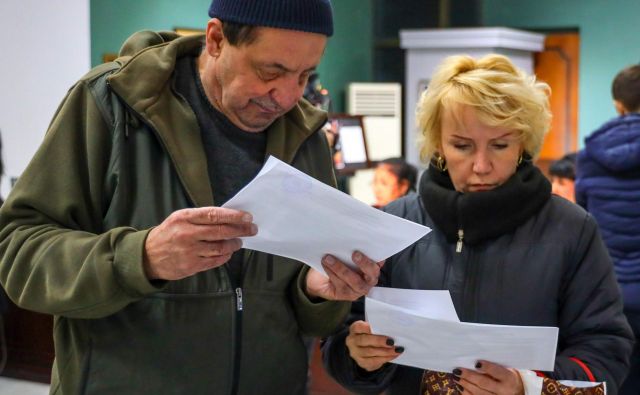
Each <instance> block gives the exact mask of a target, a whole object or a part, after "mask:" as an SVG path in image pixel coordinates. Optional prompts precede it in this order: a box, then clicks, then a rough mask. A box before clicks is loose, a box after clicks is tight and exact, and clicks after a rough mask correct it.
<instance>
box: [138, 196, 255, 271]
mask: <svg viewBox="0 0 640 395" xmlns="http://www.w3.org/2000/svg"><path fill="white" fill-rule="evenodd" d="M252 221H253V217H252V216H251V214H249V213H246V212H244V211H239V210H232V209H227V208H221V207H201V208H191V209H184V210H179V211H176V212H174V213H172V214H171V215H170V216H169V217H167V219H165V220H164V221H163V222H162V223H161V224H160V225H158V226H157V227H155V228H153V229H152V230H151V232H149V236H148V237H147V240H146V242H145V246H144V248H145V257H144V258H145V259H144V268H145V273H146V274H147V277H148V278H149V279H150V280H154V279H162V280H179V279H181V278H185V277H188V276H191V275H193V274H195V273H198V272H201V271H204V270H209V269H212V268H214V267H218V266H220V265H223V264H224V263H226V262H227V261H228V260H229V258H231V254H233V253H234V252H235V251H237V250H239V249H240V248H241V247H242V241H241V240H240V239H238V237H244V236H253V235H255V234H256V233H258V228H257V226H256V225H255V224H253V223H252Z"/></svg>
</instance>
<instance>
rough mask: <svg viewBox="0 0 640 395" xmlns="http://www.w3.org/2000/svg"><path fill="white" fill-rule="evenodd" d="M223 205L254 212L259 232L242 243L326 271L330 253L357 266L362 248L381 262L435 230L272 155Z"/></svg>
mask: <svg viewBox="0 0 640 395" xmlns="http://www.w3.org/2000/svg"><path fill="white" fill-rule="evenodd" d="M223 207H228V208H233V209H238V210H244V211H247V212H249V213H251V214H252V215H253V222H254V223H255V224H256V225H257V226H258V234H257V235H256V236H252V237H244V238H242V242H243V247H244V248H248V249H252V250H257V251H263V252H267V253H270V254H275V255H280V256H284V257H288V258H293V259H296V260H299V261H301V262H304V263H306V264H307V265H309V266H311V267H313V268H315V269H316V270H318V271H320V272H321V273H324V269H323V268H322V265H321V264H320V261H321V259H322V257H323V256H324V255H326V254H331V255H333V256H335V257H337V258H338V259H340V260H341V261H343V262H344V263H346V264H348V265H350V266H351V267H355V265H354V264H353V262H352V260H351V255H352V254H353V252H354V251H356V250H358V251H360V252H362V253H363V254H365V255H367V256H368V257H369V258H371V259H373V260H374V261H376V262H379V261H382V260H384V259H387V258H388V257H390V256H391V255H393V254H395V253H397V252H399V251H402V250H403V249H405V248H406V247H408V246H409V245H411V244H413V243H414V242H415V241H417V240H419V239H420V238H422V237H424V236H425V235H426V234H427V233H429V232H430V229H429V228H428V227H426V226H423V225H420V224H416V223H414V222H411V221H407V220H405V219H403V218H399V217H396V216H394V215H391V214H387V213H384V212H382V211H380V210H378V209H375V208H373V207H371V206H369V205H367V204H365V203H363V202H360V201H358V200H356V199H354V198H352V197H351V196H349V195H347V194H345V193H342V192H340V191H338V190H336V189H334V188H331V187H330V186H328V185H325V184H323V183H321V182H320V181H317V180H315V179H314V178H312V177H309V176H308V175H306V174H304V173H303V172H301V171H299V170H297V169H295V168H293V167H291V166H289V165H287V164H286V163H284V162H282V161H280V160H278V159H276V158H274V157H269V159H268V160H267V162H266V163H265V165H264V166H263V168H262V170H261V171H260V173H258V175H257V176H256V177H255V178H254V179H253V181H251V182H250V183H249V184H248V185H247V186H245V187H244V188H243V189H242V190H241V191H240V192H238V194H236V196H234V197H233V198H231V199H230V200H229V201H228V202H227V203H225V204H224V205H223Z"/></svg>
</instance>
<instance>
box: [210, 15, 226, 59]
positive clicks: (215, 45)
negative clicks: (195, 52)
mask: <svg viewBox="0 0 640 395" xmlns="http://www.w3.org/2000/svg"><path fill="white" fill-rule="evenodd" d="M222 24H223V22H222V21H221V20H220V19H218V18H213V19H211V20H210V21H209V23H207V32H206V50H207V53H208V54H209V55H211V56H212V57H214V58H217V57H218V56H219V55H220V51H221V50H222V47H223V46H224V45H226V40H225V37H224V32H223V31H222Z"/></svg>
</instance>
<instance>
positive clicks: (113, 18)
mask: <svg viewBox="0 0 640 395" xmlns="http://www.w3.org/2000/svg"><path fill="white" fill-rule="evenodd" d="M332 3H333V7H334V25H335V26H334V28H335V35H334V36H333V37H332V38H331V40H329V45H328V46H327V50H326V53H325V56H324V59H323V61H322V63H321V65H320V67H319V68H318V71H319V73H320V81H321V82H322V84H323V85H324V86H325V87H326V88H327V89H329V92H330V93H331V96H332V98H333V102H334V105H333V110H334V111H337V112H342V111H344V88H345V85H346V83H348V82H351V81H370V80H371V75H372V47H373V41H372V40H373V38H372V31H373V27H372V26H373V25H372V23H373V22H372V21H373V15H372V14H373V12H372V5H371V2H370V1H368V0H334V1H333V2H332ZM209 4H210V0H181V1H179V2H176V1H175V0H91V3H90V5H91V64H92V65H93V66H95V65H98V64H100V63H101V62H102V56H103V55H104V54H105V53H114V52H118V50H119V49H120V45H121V44H122V43H123V42H124V40H126V38H127V37H128V36H129V35H131V34H132V33H134V32H136V31H138V30H143V29H151V30H173V29H174V28H176V27H185V28H204V27H205V26H206V24H207V21H208V20H209V16H208V15H207V10H208V8H209Z"/></svg>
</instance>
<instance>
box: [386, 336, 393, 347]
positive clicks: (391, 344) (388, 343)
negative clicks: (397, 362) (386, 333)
mask: <svg viewBox="0 0 640 395" xmlns="http://www.w3.org/2000/svg"><path fill="white" fill-rule="evenodd" d="M393 344H394V341H393V339H392V338H390V337H388V338H387V346H393Z"/></svg>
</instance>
